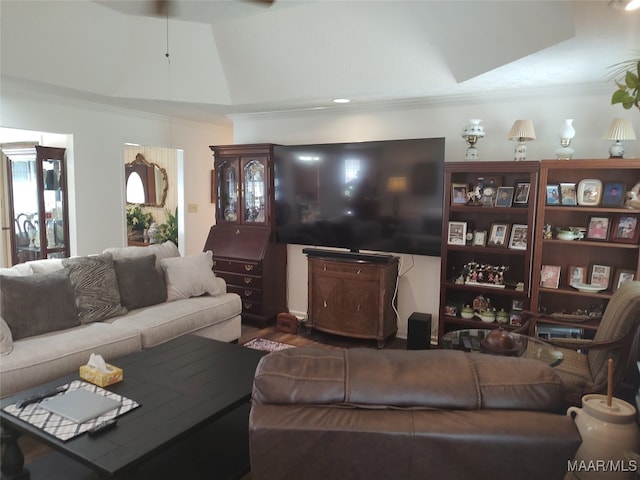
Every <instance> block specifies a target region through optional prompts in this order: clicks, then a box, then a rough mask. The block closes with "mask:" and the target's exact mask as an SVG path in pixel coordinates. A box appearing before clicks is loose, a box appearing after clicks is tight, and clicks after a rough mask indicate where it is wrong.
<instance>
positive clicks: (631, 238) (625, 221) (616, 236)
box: [611, 215, 640, 245]
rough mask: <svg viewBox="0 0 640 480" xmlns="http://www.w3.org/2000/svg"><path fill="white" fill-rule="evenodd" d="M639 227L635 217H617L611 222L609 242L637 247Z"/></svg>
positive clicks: (639, 237)
mask: <svg viewBox="0 0 640 480" xmlns="http://www.w3.org/2000/svg"><path fill="white" fill-rule="evenodd" d="M639 227H640V226H639V225H638V216H637V215H617V216H616V217H614V219H613V222H612V228H611V241H612V242H615V243H630V244H633V245H637V244H638V240H639V239H640V228H639Z"/></svg>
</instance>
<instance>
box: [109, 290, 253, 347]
mask: <svg viewBox="0 0 640 480" xmlns="http://www.w3.org/2000/svg"><path fill="white" fill-rule="evenodd" d="M241 311H242V304H241V302H240V296H238V295H236V294H235V293H226V294H224V295H217V296H215V297H211V296H209V295H203V296H201V297H196V298H189V299H181V300H176V301H174V302H167V303H162V304H159V305H153V306H150V307H145V308H140V309H138V310H134V311H131V312H129V313H128V314H127V315H125V316H122V317H118V318H113V319H111V320H107V322H108V323H111V324H112V325H113V327H114V328H115V327H118V328H120V327H122V326H126V327H127V328H135V329H136V330H138V331H139V332H140V336H141V340H142V347H143V348H149V347H154V346H156V345H159V344H161V343H164V342H166V341H169V340H172V339H174V338H177V337H179V336H181V335H186V334H188V333H196V332H198V331H199V330H202V329H203V328H207V327H211V326H213V325H217V324H222V323H225V322H227V321H228V320H230V319H232V318H234V317H236V316H238V315H239V314H240V312H241Z"/></svg>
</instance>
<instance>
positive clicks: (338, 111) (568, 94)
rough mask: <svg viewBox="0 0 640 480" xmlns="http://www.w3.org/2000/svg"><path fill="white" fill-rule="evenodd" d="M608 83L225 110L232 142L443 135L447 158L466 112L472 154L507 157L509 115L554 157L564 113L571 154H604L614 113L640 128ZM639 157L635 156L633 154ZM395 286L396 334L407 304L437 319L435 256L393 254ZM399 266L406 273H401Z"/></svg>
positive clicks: (300, 266)
mask: <svg viewBox="0 0 640 480" xmlns="http://www.w3.org/2000/svg"><path fill="white" fill-rule="evenodd" d="M613 90H614V88H612V86H611V85H609V84H607V85H602V86H597V87H590V88H589V89H586V88H582V91H578V89H575V88H573V89H546V90H532V91H528V92H523V91H517V92H504V93H503V94H502V95H501V96H500V97H496V98H490V97H487V98H484V99H482V100H481V101H478V100H474V101H472V100H469V99H466V98H459V99H448V100H446V101H438V102H432V103H429V102H427V101H424V102H422V103H421V104H419V103H414V104H411V105H408V104H404V105H402V104H399V105H389V106H387V107H386V108H378V109H371V108H364V107H358V106H356V105H346V106H342V107H337V108H334V107H332V108H328V109H326V110H315V111H313V112H304V113H302V112H288V113H279V114H271V115H266V114H261V115H238V116H233V117H232V120H233V122H234V143H256V142H273V143H280V144H306V143H331V142H352V141H367V140H386V139H402V138H423V137H445V138H446V146H445V156H446V160H447V161H461V160H463V159H464V152H465V150H466V144H465V143H464V141H463V140H462V138H461V137H460V131H461V129H462V127H463V125H464V124H465V121H466V120H467V119H469V118H481V119H482V120H483V122H482V123H483V125H484V126H485V129H486V137H485V138H483V139H482V140H480V141H479V142H478V144H477V147H478V150H479V152H480V159H481V160H487V161H505V160H511V159H513V148H514V144H513V142H510V141H509V140H507V138H506V137H507V133H508V131H509V129H510V127H511V125H512V124H513V122H514V120H516V119H519V118H529V119H532V120H533V123H534V127H535V130H536V136H537V139H536V140H535V141H533V142H528V153H527V159H529V160H540V159H548V158H555V156H554V151H555V149H556V148H558V147H559V146H560V145H559V141H558V132H559V130H560V127H561V125H562V122H563V120H564V119H565V118H573V119H575V121H574V126H575V128H576V137H575V138H574V141H573V143H572V147H573V148H574V149H575V151H576V154H575V157H574V158H602V159H603V160H602V161H603V162H606V158H607V157H608V147H609V145H610V144H611V143H613V142H610V141H605V140H603V139H602V136H603V134H604V132H605V131H606V129H607V127H608V126H609V123H610V122H611V120H612V119H613V118H614V117H624V118H628V119H630V120H632V122H633V124H634V128H635V131H636V133H637V134H640V115H638V112H637V110H635V111H627V110H624V109H623V108H622V107H620V106H612V105H610V98H611V93H612V92H613ZM625 147H626V153H625V157H626V158H631V157H635V158H639V157H640V142H637V141H636V142H625ZM639 161H640V160H639ZM288 257H289V258H288V298H289V309H290V311H292V312H294V313H296V314H305V313H306V311H307V264H306V257H305V256H304V255H303V254H302V247H300V246H297V245H290V246H289V247H288ZM401 259H402V268H401V277H400V280H399V289H398V310H399V321H398V336H400V337H405V336H406V331H407V318H408V317H409V315H410V314H411V313H412V312H424V313H431V314H432V315H433V322H434V323H433V325H434V328H435V326H436V325H437V316H438V303H439V283H440V282H439V276H440V259H439V258H434V257H425V256H419V255H414V256H412V255H401ZM405 272H406V273H405Z"/></svg>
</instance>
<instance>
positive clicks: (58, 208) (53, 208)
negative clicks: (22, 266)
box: [36, 147, 68, 258]
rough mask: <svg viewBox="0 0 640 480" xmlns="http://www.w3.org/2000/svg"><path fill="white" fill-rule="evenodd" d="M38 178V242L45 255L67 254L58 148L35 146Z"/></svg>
mask: <svg viewBox="0 0 640 480" xmlns="http://www.w3.org/2000/svg"><path fill="white" fill-rule="evenodd" d="M36 150H37V152H38V165H39V168H40V175H41V178H42V186H43V189H42V192H43V194H42V206H41V211H42V213H43V214H42V216H41V219H40V225H39V229H40V243H41V245H42V246H44V248H45V249H46V257H47V258H62V257H66V256H68V254H67V251H68V246H67V222H66V218H65V217H66V214H65V212H66V211H67V205H66V195H65V181H64V180H65V175H64V162H63V160H64V157H61V156H60V152H58V150H60V149H51V148H47V147H36Z"/></svg>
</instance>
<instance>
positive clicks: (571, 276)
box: [567, 265, 588, 286]
mask: <svg viewBox="0 0 640 480" xmlns="http://www.w3.org/2000/svg"><path fill="white" fill-rule="evenodd" d="M587 272H588V267H587V266H586V265H569V266H568V267H567V286H571V285H577V284H580V283H587Z"/></svg>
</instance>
